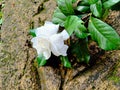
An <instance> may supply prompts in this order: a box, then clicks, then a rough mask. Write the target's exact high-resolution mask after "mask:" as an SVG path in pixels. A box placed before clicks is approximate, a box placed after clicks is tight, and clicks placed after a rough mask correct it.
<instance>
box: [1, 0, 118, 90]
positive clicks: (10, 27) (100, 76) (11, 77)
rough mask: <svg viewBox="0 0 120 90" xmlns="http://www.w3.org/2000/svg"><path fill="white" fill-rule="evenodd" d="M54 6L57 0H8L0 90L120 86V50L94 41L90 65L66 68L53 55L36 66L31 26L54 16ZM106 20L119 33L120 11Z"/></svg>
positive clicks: (110, 89) (106, 89)
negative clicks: (106, 49)
mask: <svg viewBox="0 0 120 90" xmlns="http://www.w3.org/2000/svg"><path fill="white" fill-rule="evenodd" d="M26 2H27V3H26ZM55 8H56V1H55V0H5V7H4V8H3V13H4V17H3V19H4V22H3V24H2V27H1V29H2V30H1V42H2V43H1V44H0V90H120V50H114V51H109V52H108V51H103V50H101V49H99V48H98V47H97V45H96V44H95V43H94V42H93V43H91V44H90V52H91V59H92V60H91V61H92V62H91V64H90V65H85V64H81V63H80V64H77V65H75V66H74V67H73V68H71V69H67V68H64V67H63V66H62V65H61V64H60V62H59V61H58V60H57V59H56V58H55V57H54V56H53V59H52V58H51V61H50V60H49V61H48V64H47V65H46V66H44V67H37V65H36V61H35V57H36V51H35V50H34V49H33V48H32V46H31V42H30V40H31V38H32V37H31V36H30V35H29V30H30V29H33V28H37V27H39V26H41V25H43V23H44V21H46V20H48V21H49V20H51V18H52V14H53V11H54V9H55ZM106 22H108V23H109V24H110V25H112V26H113V27H114V28H115V29H116V31H117V32H118V33H119V35H120V11H111V13H110V15H109V17H108V18H107V20H106ZM55 62H56V63H58V65H57V64H55ZM50 63H51V64H50Z"/></svg>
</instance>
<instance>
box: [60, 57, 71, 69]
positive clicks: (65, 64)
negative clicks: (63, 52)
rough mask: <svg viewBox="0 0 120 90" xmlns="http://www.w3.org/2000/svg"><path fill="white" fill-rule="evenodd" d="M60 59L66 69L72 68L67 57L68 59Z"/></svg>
mask: <svg viewBox="0 0 120 90" xmlns="http://www.w3.org/2000/svg"><path fill="white" fill-rule="evenodd" d="M60 59H61V61H62V64H63V65H64V67H67V68H71V63H70V62H69V60H68V57H67V56H66V57H65V56H61V57H60Z"/></svg>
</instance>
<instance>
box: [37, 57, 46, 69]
mask: <svg viewBox="0 0 120 90" xmlns="http://www.w3.org/2000/svg"><path fill="white" fill-rule="evenodd" d="M37 63H38V66H39V67H40V66H43V65H45V64H46V63H47V60H45V57H44V56H43V55H39V56H38V57H37Z"/></svg>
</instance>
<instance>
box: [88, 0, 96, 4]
mask: <svg viewBox="0 0 120 90" xmlns="http://www.w3.org/2000/svg"><path fill="white" fill-rule="evenodd" d="M88 2H89V4H94V3H96V2H98V0H88Z"/></svg>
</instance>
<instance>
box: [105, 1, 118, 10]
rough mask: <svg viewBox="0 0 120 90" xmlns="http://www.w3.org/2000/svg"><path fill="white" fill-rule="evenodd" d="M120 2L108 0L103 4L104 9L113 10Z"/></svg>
mask: <svg viewBox="0 0 120 90" xmlns="http://www.w3.org/2000/svg"><path fill="white" fill-rule="evenodd" d="M118 2H120V0H108V1H106V2H104V3H103V6H104V8H106V9H107V8H111V7H112V6H113V5H115V4H117V3H118Z"/></svg>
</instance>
